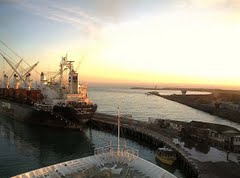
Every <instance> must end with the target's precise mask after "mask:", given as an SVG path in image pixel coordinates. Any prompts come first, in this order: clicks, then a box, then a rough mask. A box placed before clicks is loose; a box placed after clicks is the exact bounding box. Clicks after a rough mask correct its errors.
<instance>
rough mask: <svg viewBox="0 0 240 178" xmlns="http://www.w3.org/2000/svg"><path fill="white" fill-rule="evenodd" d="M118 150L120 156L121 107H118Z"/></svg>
mask: <svg viewBox="0 0 240 178" xmlns="http://www.w3.org/2000/svg"><path fill="white" fill-rule="evenodd" d="M117 146H118V148H117V152H118V155H119V152H120V111H119V107H118V145H117Z"/></svg>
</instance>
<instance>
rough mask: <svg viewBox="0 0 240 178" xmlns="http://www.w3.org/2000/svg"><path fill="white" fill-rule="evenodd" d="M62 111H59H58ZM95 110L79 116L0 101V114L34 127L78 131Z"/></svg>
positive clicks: (77, 114) (74, 113) (72, 113)
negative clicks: (40, 126) (34, 125)
mask: <svg viewBox="0 0 240 178" xmlns="http://www.w3.org/2000/svg"><path fill="white" fill-rule="evenodd" d="M60 110H61V111H63V109H62V108H61V109H59V111H60ZM95 111H96V108H95V110H93V112H90V113H85V114H79V113H76V112H72V111H71V112H67V113H66V112H55V111H54V112H50V111H44V110H38V109H36V108H34V107H33V106H30V105H27V104H20V103H16V102H11V101H7V100H2V99H0V114H2V115H5V116H7V117H10V118H12V119H15V120H18V121H21V122H27V123H31V124H36V125H43V126H50V127H60V128H70V129H79V128H82V125H84V124H85V123H86V122H88V121H89V119H91V117H92V116H93V114H94V113H95Z"/></svg>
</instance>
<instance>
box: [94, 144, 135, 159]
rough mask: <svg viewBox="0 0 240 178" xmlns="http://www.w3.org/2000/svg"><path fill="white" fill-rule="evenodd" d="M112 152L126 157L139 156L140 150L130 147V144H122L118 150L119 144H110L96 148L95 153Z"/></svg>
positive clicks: (114, 154)
mask: <svg viewBox="0 0 240 178" xmlns="http://www.w3.org/2000/svg"><path fill="white" fill-rule="evenodd" d="M106 153H110V154H111V155H113V156H124V157H132V158H135V157H138V150H136V149H134V148H131V147H128V146H120V148H119V150H118V146H113V145H108V146H104V147H99V148H95V150H94V155H101V154H106Z"/></svg>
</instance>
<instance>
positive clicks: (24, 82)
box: [0, 53, 27, 84]
mask: <svg viewBox="0 0 240 178" xmlns="http://www.w3.org/2000/svg"><path fill="white" fill-rule="evenodd" d="M0 54H1V55H2V57H3V59H4V60H5V61H6V62H7V63H8V64H9V65H10V66H11V67H12V69H13V70H14V71H15V72H16V73H17V74H18V76H19V77H20V79H21V80H22V81H23V82H24V83H26V84H27V82H26V81H25V80H24V79H23V78H22V76H21V75H20V74H19V72H18V71H17V70H16V68H15V67H14V66H13V65H12V64H11V63H10V62H9V60H8V59H7V58H6V57H5V56H4V55H3V54H2V53H0Z"/></svg>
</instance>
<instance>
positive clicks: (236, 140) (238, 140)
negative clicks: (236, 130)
mask: <svg viewBox="0 0 240 178" xmlns="http://www.w3.org/2000/svg"><path fill="white" fill-rule="evenodd" d="M232 143H233V144H232V146H233V152H235V153H240V135H237V136H234V137H233V138H232Z"/></svg>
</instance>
